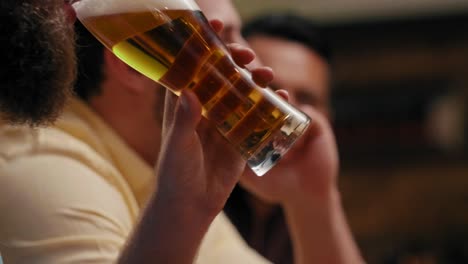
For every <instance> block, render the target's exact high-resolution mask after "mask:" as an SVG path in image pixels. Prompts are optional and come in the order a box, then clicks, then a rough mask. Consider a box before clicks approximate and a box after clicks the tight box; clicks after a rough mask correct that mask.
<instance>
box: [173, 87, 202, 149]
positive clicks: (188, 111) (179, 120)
mask: <svg viewBox="0 0 468 264" xmlns="http://www.w3.org/2000/svg"><path fill="white" fill-rule="evenodd" d="M201 111H202V107H201V104H200V102H199V101H198V98H197V96H196V95H195V94H194V93H193V92H192V91H190V90H187V89H184V90H182V92H181V94H180V96H179V99H178V100H177V104H176V109H175V115H174V123H173V127H172V139H173V140H171V141H172V143H173V144H178V145H179V146H180V145H182V146H184V145H188V144H191V143H192V142H193V139H194V137H193V136H194V134H195V133H196V128H197V126H198V123H199V122H200V120H201Z"/></svg>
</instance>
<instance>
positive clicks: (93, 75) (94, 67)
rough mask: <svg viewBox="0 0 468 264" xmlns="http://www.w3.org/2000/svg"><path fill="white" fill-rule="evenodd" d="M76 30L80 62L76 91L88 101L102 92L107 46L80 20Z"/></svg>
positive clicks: (77, 53) (78, 59)
mask: <svg viewBox="0 0 468 264" xmlns="http://www.w3.org/2000/svg"><path fill="white" fill-rule="evenodd" d="M75 32H76V55H77V62H78V63H77V79H76V84H75V93H76V95H78V96H79V97H80V98H81V99H83V100H85V101H88V100H89V99H90V98H91V97H92V96H95V95H99V94H100V92H101V88H100V86H101V82H102V81H103V80H104V69H103V65H104V49H105V47H104V46H103V45H102V44H101V43H100V42H99V41H98V40H97V39H96V38H95V37H94V36H93V35H92V34H91V33H89V31H88V30H87V29H86V28H85V27H84V26H83V24H81V23H80V22H79V21H77V22H76V23H75Z"/></svg>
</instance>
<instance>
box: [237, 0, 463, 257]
mask: <svg viewBox="0 0 468 264" xmlns="http://www.w3.org/2000/svg"><path fill="white" fill-rule="evenodd" d="M234 2H235V4H236V5H237V7H238V8H239V9H240V11H241V14H242V16H243V19H244V20H249V19H251V18H253V17H255V16H256V15H259V14H265V13H270V12H275V11H282V12H283V11H290V12H295V13H299V14H301V15H304V16H306V17H309V18H311V19H313V20H315V21H316V22H317V23H319V25H320V26H321V27H322V28H323V30H324V32H325V34H326V36H327V37H328V39H329V40H330V42H331V45H332V49H333V54H334V59H333V71H334V73H333V74H334V76H333V79H334V85H333V111H334V124H333V126H334V129H335V133H336V136H337V140H338V145H339V149H340V155H341V159H342V175H341V176H340V177H341V178H340V185H341V186H340V187H341V191H342V195H343V200H344V204H345V207H346V211H347V215H348V219H349V221H350V225H351V227H352V229H353V232H354V234H355V237H356V238H357V240H358V242H359V245H360V247H361V249H362V251H363V254H364V255H365V257H366V259H367V260H368V261H369V263H468V130H467V128H468V107H467V104H466V103H467V102H468V1H466V0H449V1H445V0H379V1H374V0H353V1H350V0H288V1H284V0H234Z"/></svg>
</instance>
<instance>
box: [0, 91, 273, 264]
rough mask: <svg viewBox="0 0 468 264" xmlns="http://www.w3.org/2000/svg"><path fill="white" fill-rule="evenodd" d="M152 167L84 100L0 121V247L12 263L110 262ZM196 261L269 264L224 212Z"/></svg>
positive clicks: (149, 185) (148, 185) (146, 189)
mask: <svg viewBox="0 0 468 264" xmlns="http://www.w3.org/2000/svg"><path fill="white" fill-rule="evenodd" d="M154 182H155V180H154V174H153V170H152V168H151V167H150V166H148V165H147V164H146V163H144V162H143V160H141V159H140V158H139V156H138V155H137V154H136V153H135V152H134V151H133V150H132V149H130V148H129V147H128V146H127V145H126V144H125V143H124V142H123V140H122V139H120V138H119V137H118V136H117V135H116V134H115V133H114V132H113V131H112V129H110V128H109V127H108V126H107V125H106V124H105V122H103V121H102V120H101V119H100V118H99V117H98V116H97V115H96V114H95V113H94V112H93V111H91V110H90V109H89V108H88V107H87V106H86V105H85V104H84V103H81V102H80V101H78V100H74V101H73V102H71V103H70V106H69V107H67V109H66V110H65V112H64V114H63V115H62V117H61V118H60V120H59V121H58V122H57V124H56V126H55V127H51V128H40V129H32V128H29V127H24V126H20V127H18V126H16V127H15V126H10V125H1V126H0V252H1V254H2V257H3V260H4V262H5V264H10V263H25V264H31V263H37V264H52V263H54V264H55V263H57V264H60V263H67V264H68V263H113V262H114V261H115V260H116V258H117V256H118V254H119V251H120V250H121V248H122V246H123V245H124V243H125V241H126V239H127V237H128V235H129V233H130V232H131V229H132V227H133V226H134V224H135V222H136V221H137V219H138V214H139V210H140V208H141V207H142V206H143V205H144V203H145V201H146V199H147V197H148V196H149V195H150V193H151V192H152V191H153V186H154V185H155V184H154ZM197 263H206V264H211V263H223V264H224V263H227V264H229V263H233V264H234V263H236V264H237V263H254V264H256V263H267V262H266V261H265V260H264V259H263V258H261V257H260V256H258V255H257V254H256V253H255V252H254V251H253V250H251V249H250V248H249V247H248V246H246V244H245V243H244V242H243V240H242V239H241V237H240V236H239V234H238V233H237V232H236V230H235V229H234V227H233V226H232V225H231V223H230V222H229V220H228V219H227V218H226V217H225V215H224V214H220V215H219V216H218V217H217V218H216V219H215V221H214V222H213V224H212V225H211V227H210V230H209V231H208V233H207V235H206V236H205V239H204V242H203V244H202V246H201V248H200V251H199V257H198V260H197Z"/></svg>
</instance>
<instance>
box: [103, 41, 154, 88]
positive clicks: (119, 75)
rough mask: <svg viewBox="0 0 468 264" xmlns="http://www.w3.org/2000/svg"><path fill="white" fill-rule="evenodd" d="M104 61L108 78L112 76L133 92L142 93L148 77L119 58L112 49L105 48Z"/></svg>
mask: <svg viewBox="0 0 468 264" xmlns="http://www.w3.org/2000/svg"><path fill="white" fill-rule="evenodd" d="M104 62H105V69H106V74H107V78H112V79H113V81H116V82H118V83H119V84H120V85H122V86H123V87H125V88H126V89H127V90H128V91H129V92H131V93H141V92H142V91H143V89H144V87H145V86H144V85H143V82H144V81H145V79H146V77H144V76H143V75H141V74H140V73H139V72H137V71H136V70H134V69H133V68H131V67H130V66H128V65H127V64H126V63H125V62H123V61H121V60H120V59H119V58H117V57H116V56H115V55H114V54H113V53H112V52H111V51H109V50H107V49H105V51H104Z"/></svg>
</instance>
